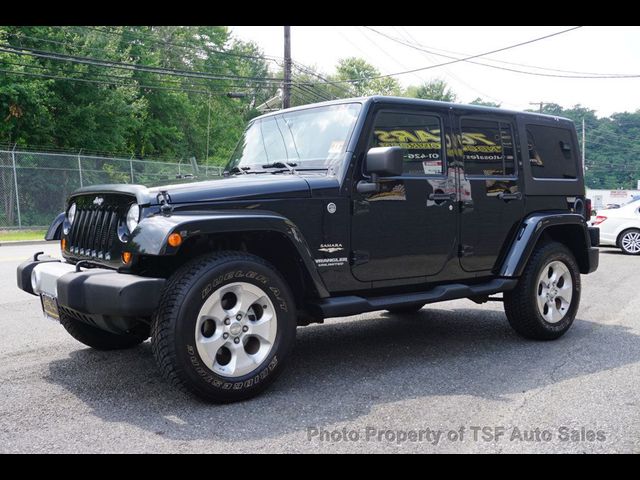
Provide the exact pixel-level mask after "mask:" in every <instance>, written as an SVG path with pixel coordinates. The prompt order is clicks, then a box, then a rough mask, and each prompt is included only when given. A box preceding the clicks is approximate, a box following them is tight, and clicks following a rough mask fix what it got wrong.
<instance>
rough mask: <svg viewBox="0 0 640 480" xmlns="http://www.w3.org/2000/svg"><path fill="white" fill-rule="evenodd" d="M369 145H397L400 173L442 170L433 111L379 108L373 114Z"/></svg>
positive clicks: (438, 127)
mask: <svg viewBox="0 0 640 480" xmlns="http://www.w3.org/2000/svg"><path fill="white" fill-rule="evenodd" d="M371 147H400V148H402V149H403V151H404V168H403V175H406V176H424V175H442V174H443V173H444V155H443V149H442V126H441V124H440V119H439V118H438V117H437V116H435V115H422V114H414V113H391V112H382V113H380V114H379V115H378V117H377V118H376V124H375V127H374V129H373V140H372V142H371Z"/></svg>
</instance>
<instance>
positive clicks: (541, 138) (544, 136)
mask: <svg viewBox="0 0 640 480" xmlns="http://www.w3.org/2000/svg"><path fill="white" fill-rule="evenodd" d="M527 143H528V146H529V163H530V164H531V172H532V174H533V177H534V178H553V179H566V180H574V179H576V178H577V177H578V169H577V162H576V153H577V152H574V148H573V142H572V140H571V131H570V130H568V129H566V128H557V127H546V126H542V125H527Z"/></svg>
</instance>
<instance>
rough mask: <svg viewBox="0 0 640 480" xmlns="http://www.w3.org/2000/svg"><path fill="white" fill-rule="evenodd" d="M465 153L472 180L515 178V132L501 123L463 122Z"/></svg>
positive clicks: (465, 168)
mask: <svg viewBox="0 0 640 480" xmlns="http://www.w3.org/2000/svg"><path fill="white" fill-rule="evenodd" d="M460 128H461V130H462V139H461V141H462V151H463V157H464V170H465V174H466V175H468V176H485V177H504V176H513V175H515V172H516V170H515V149H514V140H513V128H512V127H511V124H510V123H506V122H499V121H497V120H481V119H476V118H463V119H462V120H461V121H460Z"/></svg>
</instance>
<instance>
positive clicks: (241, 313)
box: [152, 252, 296, 403]
mask: <svg viewBox="0 0 640 480" xmlns="http://www.w3.org/2000/svg"><path fill="white" fill-rule="evenodd" d="M295 333H296V309H295V304H294V302H293V300H292V295H291V293H290V291H289V288H288V286H287V284H286V282H285V281H284V280H283V279H282V277H281V276H280V274H279V273H278V272H277V271H276V270H275V268H273V267H272V266H271V265H270V264H268V263H267V262H266V261H264V260H262V259H261V258H259V257H256V256H253V255H248V254H244V253H240V252H222V253H217V254H213V255H206V256H203V257H200V258H197V259H195V260H193V261H192V262H190V263H188V264H187V265H185V266H184V267H182V268H181V269H180V270H178V271H177V272H176V273H175V274H174V275H173V276H172V277H171V279H170V280H169V281H168V283H167V286H166V288H165V291H164V294H163V296H162V301H161V304H160V307H159V308H158V312H157V314H156V317H155V321H154V324H153V327H152V348H153V353H154V355H155V357H156V360H157V362H158V365H159V366H160V369H161V370H162V373H163V374H164V376H165V377H166V378H167V379H168V380H169V381H170V382H171V383H172V384H174V385H175V386H177V387H179V388H182V389H186V390H189V391H191V392H193V393H195V394H196V395H198V396H200V397H201V398H203V399H205V400H207V401H212V402H217V403H228V402H234V401H239V400H244V399H247V398H250V397H253V396H255V395H257V394H259V393H260V392H262V391H263V390H264V389H265V388H267V386H269V384H270V383H271V382H273V380H275V378H276V376H277V375H278V374H279V373H280V371H281V370H282V368H283V366H284V365H285V363H286V360H287V358H288V356H289V353H290V351H291V349H292V347H293V343H294V341H295Z"/></svg>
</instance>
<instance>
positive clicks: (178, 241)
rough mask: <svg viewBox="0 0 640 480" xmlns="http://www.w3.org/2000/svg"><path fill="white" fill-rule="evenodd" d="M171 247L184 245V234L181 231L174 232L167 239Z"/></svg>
mask: <svg viewBox="0 0 640 480" xmlns="http://www.w3.org/2000/svg"><path fill="white" fill-rule="evenodd" d="M167 243H168V244H169V246H170V247H173V248H176V247H179V246H180V245H182V236H181V235H180V234H179V233H172V234H171V235H169V238H168V239H167Z"/></svg>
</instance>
